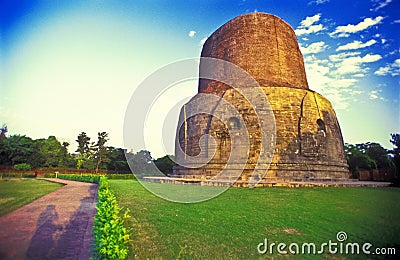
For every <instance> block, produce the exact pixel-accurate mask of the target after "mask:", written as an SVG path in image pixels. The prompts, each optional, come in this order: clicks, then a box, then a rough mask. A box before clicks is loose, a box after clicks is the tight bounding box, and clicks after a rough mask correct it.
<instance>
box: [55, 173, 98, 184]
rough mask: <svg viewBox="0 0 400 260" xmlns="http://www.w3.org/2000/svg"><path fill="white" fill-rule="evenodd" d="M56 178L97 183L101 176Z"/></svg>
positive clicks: (61, 175)
mask: <svg viewBox="0 0 400 260" xmlns="http://www.w3.org/2000/svg"><path fill="white" fill-rule="evenodd" d="M57 177H58V178H60V179H63V180H70V181H81V182H90V183H99V181H100V177H101V175H98V174H58V175H57Z"/></svg>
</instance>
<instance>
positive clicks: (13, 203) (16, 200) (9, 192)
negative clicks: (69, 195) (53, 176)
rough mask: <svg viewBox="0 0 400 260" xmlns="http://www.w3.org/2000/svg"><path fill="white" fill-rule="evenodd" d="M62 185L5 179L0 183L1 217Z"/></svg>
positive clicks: (39, 181)
mask: <svg viewBox="0 0 400 260" xmlns="http://www.w3.org/2000/svg"><path fill="white" fill-rule="evenodd" d="M61 186H62V185H61V184H58V183H52V182H48V181H41V180H32V179H3V180H1V181H0V216H3V215H5V214H7V213H9V212H11V211H13V210H16V209H18V208H20V207H22V206H23V205H26V204H28V203H30V202H32V201H34V200H35V199H37V198H40V197H42V196H43V195H45V194H47V193H50V192H52V191H54V190H56V189H58V188H59V187H61Z"/></svg>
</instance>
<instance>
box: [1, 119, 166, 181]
mask: <svg viewBox="0 0 400 260" xmlns="http://www.w3.org/2000/svg"><path fill="white" fill-rule="evenodd" d="M7 133H8V129H7V126H6V125H3V126H2V127H1V128H0V166H3V167H6V168H7V167H8V168H9V167H12V168H13V169H16V170H26V171H27V170H33V169H37V168H69V169H71V168H74V169H79V170H89V171H94V172H95V173H98V172H99V170H102V171H109V172H116V173H117V172H118V173H129V172H131V169H130V168H129V165H128V162H127V160H129V161H132V164H131V166H132V168H133V170H134V171H136V172H139V173H147V172H146V171H147V168H146V167H145V166H146V165H147V164H148V163H149V162H151V161H154V162H155V164H156V165H159V166H160V167H161V168H162V169H163V170H164V171H165V173H171V172H172V165H173V162H172V160H168V163H167V164H166V163H165V162H166V158H168V159H169V157H167V156H164V157H162V158H159V159H157V160H154V159H153V158H152V157H151V154H150V152H148V151H146V150H141V151H139V152H136V153H133V152H127V151H126V149H122V148H118V147H113V146H107V141H108V140H109V138H108V133H106V132H99V133H98V134H97V140H96V141H91V138H90V137H89V136H88V135H87V134H86V133H85V132H81V133H80V134H79V135H78V136H77V139H76V142H77V146H78V148H77V149H76V151H75V153H70V152H68V148H69V146H70V144H69V143H68V142H60V141H59V140H58V139H57V138H56V137H55V136H49V137H48V138H47V139H44V138H41V139H32V138H30V137H28V136H26V135H18V134H17V135H7Z"/></svg>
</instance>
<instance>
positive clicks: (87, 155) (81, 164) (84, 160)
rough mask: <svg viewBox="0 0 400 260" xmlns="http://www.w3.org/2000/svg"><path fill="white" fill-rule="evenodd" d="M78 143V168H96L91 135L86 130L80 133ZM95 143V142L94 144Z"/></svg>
mask: <svg viewBox="0 0 400 260" xmlns="http://www.w3.org/2000/svg"><path fill="white" fill-rule="evenodd" d="M76 142H77V143H78V149H77V150H76V151H77V152H78V153H79V154H78V158H77V164H76V168H77V169H81V168H86V169H94V167H95V164H94V162H93V160H92V159H93V154H92V150H91V149H90V147H91V143H90V137H89V136H87V135H86V133H85V132H81V133H80V134H79V135H78V138H77V140H76ZM92 145H94V144H92Z"/></svg>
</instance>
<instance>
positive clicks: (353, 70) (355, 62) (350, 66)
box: [329, 54, 382, 75]
mask: <svg viewBox="0 0 400 260" xmlns="http://www.w3.org/2000/svg"><path fill="white" fill-rule="evenodd" d="M329 58H330V59H331V60H332V61H334V60H336V61H335V67H336V68H337V71H336V72H337V74H339V75H346V74H358V73H364V72H366V71H367V70H368V69H367V68H363V64H364V63H371V62H375V61H378V60H380V59H382V56H381V55H379V54H367V55H365V56H364V57H361V56H357V55H349V56H348V57H347V58H344V59H342V60H340V59H337V57H335V55H331V56H330V57H329Z"/></svg>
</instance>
